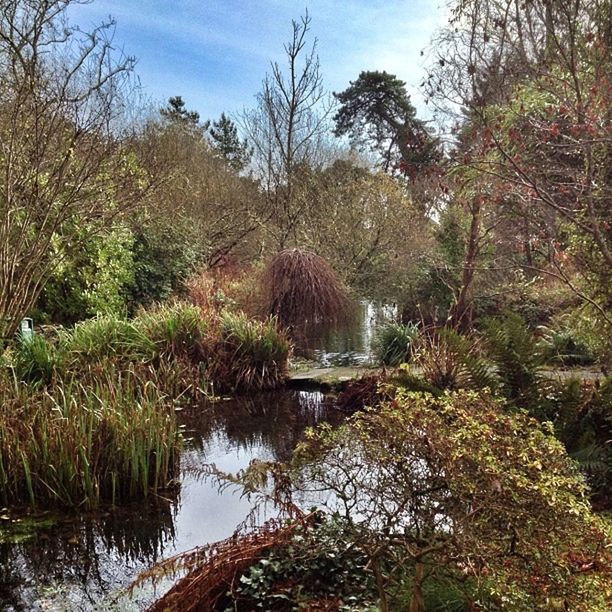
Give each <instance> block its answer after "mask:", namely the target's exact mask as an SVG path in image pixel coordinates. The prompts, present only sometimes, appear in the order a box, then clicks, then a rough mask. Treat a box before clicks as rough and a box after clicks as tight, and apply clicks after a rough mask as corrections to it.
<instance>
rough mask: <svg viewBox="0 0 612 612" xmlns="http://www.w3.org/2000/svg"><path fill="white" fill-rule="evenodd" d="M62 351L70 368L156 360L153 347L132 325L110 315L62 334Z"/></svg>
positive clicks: (84, 322)
mask: <svg viewBox="0 0 612 612" xmlns="http://www.w3.org/2000/svg"><path fill="white" fill-rule="evenodd" d="M62 350H63V351H65V353H66V357H67V359H68V362H69V367H71V368H72V369H76V368H79V367H83V366H87V365H92V364H95V363H99V362H100V361H103V360H104V359H107V358H110V359H119V360H121V361H123V362H138V361H140V362H143V361H148V360H151V359H153V357H154V356H155V350H156V347H155V343H154V342H153V341H152V340H151V339H150V338H149V337H148V336H147V335H146V334H145V333H144V332H143V331H142V330H141V329H140V328H139V326H138V325H136V324H135V323H134V322H133V321H129V320H127V319H122V318H119V317H116V316H113V315H104V316H98V317H95V318H93V319H88V320H86V321H82V322H81V323H77V324H76V325H75V326H74V328H73V329H72V330H69V331H66V332H64V337H63V341H62Z"/></svg>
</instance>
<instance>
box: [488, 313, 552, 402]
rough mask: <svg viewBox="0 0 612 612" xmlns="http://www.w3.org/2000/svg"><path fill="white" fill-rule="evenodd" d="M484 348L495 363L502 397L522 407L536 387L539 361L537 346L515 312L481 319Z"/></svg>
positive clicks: (540, 360)
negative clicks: (484, 338) (503, 395)
mask: <svg viewBox="0 0 612 612" xmlns="http://www.w3.org/2000/svg"><path fill="white" fill-rule="evenodd" d="M484 329H485V336H486V342H487V349H488V351H489V354H490V355H491V357H492V359H493V361H494V362H495V367H496V372H497V374H498V376H499V377H500V378H501V384H502V389H503V392H504V394H505V395H506V397H508V398H509V399H511V400H513V401H515V402H516V403H517V404H518V405H521V406H524V407H525V406H526V405H528V404H529V402H530V401H532V400H533V399H534V393H536V392H537V388H538V377H539V374H538V369H539V368H540V366H541V365H542V363H543V355H542V351H541V348H540V347H539V346H538V345H537V342H536V340H535V338H534V336H533V334H532V333H531V331H530V330H529V329H528V328H527V326H526V324H525V321H524V320H523V319H522V317H520V316H519V315H517V314H515V313H506V314H505V315H503V316H502V317H498V318H490V319H488V320H486V321H485V322H484Z"/></svg>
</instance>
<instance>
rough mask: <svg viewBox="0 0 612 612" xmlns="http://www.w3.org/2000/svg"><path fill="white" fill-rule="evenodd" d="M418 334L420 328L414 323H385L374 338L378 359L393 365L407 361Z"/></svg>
mask: <svg viewBox="0 0 612 612" xmlns="http://www.w3.org/2000/svg"><path fill="white" fill-rule="evenodd" d="M418 334H419V331H418V328H417V326H416V325H414V324H413V323H408V324H406V325H404V324H403V323H385V325H383V326H382V327H380V328H379V329H378V330H377V331H376V335H375V338H374V344H373V347H374V354H375V355H376V359H377V361H378V362H379V363H382V364H384V365H388V366H392V367H394V366H398V365H399V364H400V363H405V362H407V361H408V360H409V359H410V356H411V348H412V343H413V342H414V340H415V339H416V338H417V336H418Z"/></svg>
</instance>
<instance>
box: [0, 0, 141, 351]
mask: <svg viewBox="0 0 612 612" xmlns="http://www.w3.org/2000/svg"><path fill="white" fill-rule="evenodd" d="M70 4H71V2H70V0H68V1H65V0H49V1H48V2H44V3H42V4H41V3H32V2H23V1H21V0H6V1H4V2H3V3H2V11H0V64H1V65H2V67H3V68H2V71H1V73H0V98H1V99H2V105H1V107H0V141H2V143H3V154H2V156H0V176H1V177H2V178H1V179H0V191H1V192H2V194H3V196H2V198H1V200H0V243H1V244H2V245H3V248H2V250H1V251H0V338H1V340H0V341H1V342H3V343H4V342H6V341H7V340H8V339H9V338H10V337H11V336H12V334H13V333H14V331H15V329H16V328H17V326H18V324H19V321H20V320H21V318H23V316H25V314H26V313H27V312H29V311H30V310H31V309H32V307H33V306H34V305H35V303H36V300H37V298H38V296H39V294H40V292H41V291H42V289H43V288H44V286H45V284H46V282H47V280H48V279H49V277H50V276H51V275H52V274H53V273H54V271H55V270H56V268H57V267H58V266H59V265H60V264H61V262H62V258H64V257H67V256H69V254H70V253H72V254H73V255H76V253H77V251H78V250H79V249H80V248H82V247H84V245H85V244H86V243H87V242H88V241H89V239H90V238H91V237H92V236H94V235H96V234H97V233H98V232H101V231H104V230H105V229H106V228H108V227H111V226H112V225H113V224H114V223H115V221H116V219H117V218H118V217H119V216H121V215H123V214H124V213H125V212H126V211H127V210H128V209H130V208H131V207H132V206H134V204H135V202H136V201H137V200H138V199H139V198H140V197H141V196H142V194H143V193H144V192H145V191H146V190H147V189H148V188H149V186H150V184H151V180H150V178H149V177H148V176H147V175H146V173H143V172H142V168H141V167H140V166H139V165H138V163H137V162H136V159H135V157H134V155H133V153H132V152H131V151H130V150H129V149H128V148H127V143H126V139H125V137H124V135H123V134H122V132H121V130H119V129H117V126H116V125H115V123H114V119H115V117H116V114H117V107H118V105H119V103H120V102H121V101H122V99H124V98H125V94H126V93H127V79H128V77H129V73H130V71H131V70H132V68H133V64H134V61H133V59H131V58H124V59H116V56H115V54H114V52H113V45H112V40H111V39H112V36H109V31H110V30H112V23H105V24H102V25H101V26H98V27H97V28H95V29H94V30H93V31H91V32H86V31H84V30H81V29H79V28H76V27H73V26H70V25H69V24H68V23H67V20H66V15H67V11H68V7H69V5H70ZM77 259H78V256H77ZM107 281H110V279H107Z"/></svg>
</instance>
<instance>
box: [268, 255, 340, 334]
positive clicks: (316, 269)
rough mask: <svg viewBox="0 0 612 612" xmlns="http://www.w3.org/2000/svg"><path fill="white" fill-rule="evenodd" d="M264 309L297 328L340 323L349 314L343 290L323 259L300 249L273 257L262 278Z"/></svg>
mask: <svg viewBox="0 0 612 612" xmlns="http://www.w3.org/2000/svg"><path fill="white" fill-rule="evenodd" d="M262 282H263V287H264V293H265V296H266V299H265V303H266V309H267V312H268V313H269V314H272V315H274V316H276V317H278V320H279V321H280V322H281V323H282V324H283V325H291V326H294V327H297V328H300V327H304V326H306V325H309V324H310V325H313V324H316V323H321V322H323V323H334V322H336V323H337V322H341V321H344V320H346V319H348V318H350V315H351V305H350V301H349V297H348V292H347V289H346V288H345V287H344V285H343V283H342V281H341V280H340V279H339V278H338V276H337V275H336V273H335V272H334V271H333V270H332V268H331V267H330V266H329V265H328V264H327V263H326V262H325V260H324V259H322V258H321V257H319V256H318V255H316V254H315V253H312V252H311V251H307V250H304V249H288V250H285V251H281V252H280V253H278V254H277V255H275V256H274V257H273V258H272V259H271V260H270V262H269V263H268V265H267V267H266V270H265V272H264V275H263V279H262Z"/></svg>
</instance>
